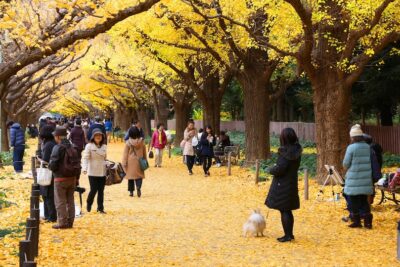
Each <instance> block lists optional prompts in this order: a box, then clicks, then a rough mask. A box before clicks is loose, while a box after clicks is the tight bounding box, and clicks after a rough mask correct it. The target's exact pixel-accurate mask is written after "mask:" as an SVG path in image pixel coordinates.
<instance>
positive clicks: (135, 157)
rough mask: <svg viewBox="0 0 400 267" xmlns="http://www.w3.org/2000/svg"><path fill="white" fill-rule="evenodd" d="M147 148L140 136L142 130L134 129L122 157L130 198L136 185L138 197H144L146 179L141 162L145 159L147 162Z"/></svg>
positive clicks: (130, 132) (130, 133) (131, 130)
mask: <svg viewBox="0 0 400 267" xmlns="http://www.w3.org/2000/svg"><path fill="white" fill-rule="evenodd" d="M146 154H147V153H146V146H145V144H144V140H143V138H142V137H141V135H140V130H139V129H138V128H136V127H133V128H131V129H130V130H129V139H128V141H126V143H125V149H124V153H123V157H122V167H123V168H124V171H125V173H126V178H127V179H128V191H129V196H131V197H133V192H134V191H135V185H136V189H137V196H138V197H141V196H142V183H143V179H144V178H145V174H144V171H143V170H142V169H141V167H140V163H139V160H140V158H144V159H146V160H147V155H146Z"/></svg>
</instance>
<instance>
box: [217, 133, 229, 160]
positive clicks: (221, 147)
mask: <svg viewBox="0 0 400 267" xmlns="http://www.w3.org/2000/svg"><path fill="white" fill-rule="evenodd" d="M227 146H231V140H230V138H229V135H227V134H226V132H225V131H221V133H220V135H219V140H218V143H217V147H216V149H215V161H216V162H217V165H216V166H217V167H221V157H223V156H224V155H225V153H224V151H225V147H227Z"/></svg>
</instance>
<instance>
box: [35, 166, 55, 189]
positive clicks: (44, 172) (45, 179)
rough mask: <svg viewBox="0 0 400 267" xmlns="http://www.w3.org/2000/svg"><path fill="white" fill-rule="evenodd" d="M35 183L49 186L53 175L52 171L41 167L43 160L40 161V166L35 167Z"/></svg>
mask: <svg viewBox="0 0 400 267" xmlns="http://www.w3.org/2000/svg"><path fill="white" fill-rule="evenodd" d="M36 172H37V183H38V184H39V185H41V186H49V185H50V184H51V179H52V177H53V172H52V171H51V170H49V169H48V168H45V167H43V161H41V162H40V168H37V169H36Z"/></svg>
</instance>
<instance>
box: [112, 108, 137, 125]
mask: <svg viewBox="0 0 400 267" xmlns="http://www.w3.org/2000/svg"><path fill="white" fill-rule="evenodd" d="M136 119H137V115H136V111H135V110H134V109H132V108H125V107H118V108H117V109H116V110H115V111H114V127H117V126H118V127H120V128H121V129H122V130H123V131H127V130H128V129H129V128H130V127H131V125H132V121H133V120H136Z"/></svg>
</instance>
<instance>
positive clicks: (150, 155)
mask: <svg viewBox="0 0 400 267" xmlns="http://www.w3.org/2000/svg"><path fill="white" fill-rule="evenodd" d="M152 158H154V153H153V151H152V150H150V151H149V159H152Z"/></svg>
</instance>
